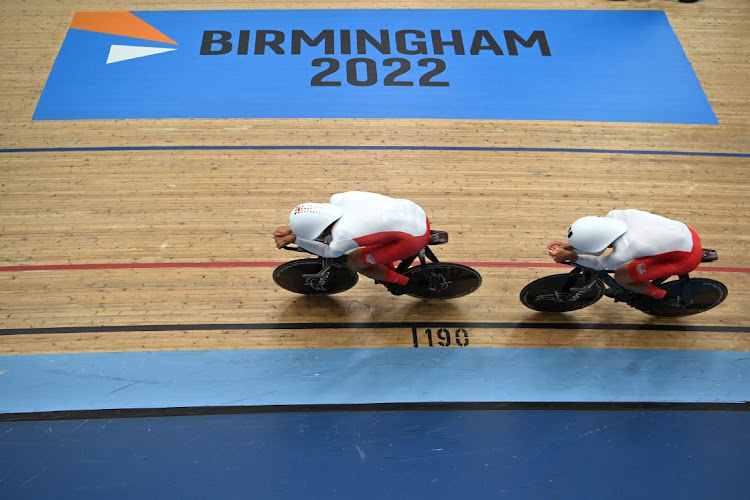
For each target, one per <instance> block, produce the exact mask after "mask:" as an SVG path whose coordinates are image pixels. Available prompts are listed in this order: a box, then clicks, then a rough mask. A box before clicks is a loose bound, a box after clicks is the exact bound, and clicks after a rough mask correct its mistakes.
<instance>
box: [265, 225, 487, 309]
mask: <svg viewBox="0 0 750 500" xmlns="http://www.w3.org/2000/svg"><path fill="white" fill-rule="evenodd" d="M447 242H448V233H447V232H445V231H435V230H431V231H430V240H429V243H428V244H427V246H425V247H424V248H423V249H422V250H421V251H420V252H419V253H418V254H416V255H413V256H411V257H409V258H408V259H404V260H402V261H401V262H400V263H399V265H398V266H397V267H396V272H397V273H399V274H403V275H404V276H406V277H407V278H409V284H410V286H409V288H408V289H407V291H406V292H405V295H410V296H412V297H416V298H418V299H455V298H458V297H463V296H464V295H468V294H470V293H472V292H474V291H476V289H477V288H479V286H480V285H481V284H482V277H481V276H480V274H479V273H478V272H477V271H476V270H474V269H472V268H471V267H469V266H465V265H463V264H456V263H453V262H440V261H439V260H438V258H437V257H436V256H435V253H434V252H433V251H432V249H431V248H430V245H433V246H434V245H442V244H444V243H447ZM282 248H284V249H286V250H292V251H297V252H306V250H304V249H303V248H300V247H298V246H291V245H287V246H284V247H282ZM308 253H309V252H308ZM417 259H419V264H416V265H414V266H412V264H413V263H414V261H415V260H417ZM428 260H429V262H428ZM273 280H274V281H275V282H276V284H277V285H279V286H280V287H281V288H284V289H286V290H289V291H290V292H294V293H300V294H304V295H332V294H335V293H341V292H344V291H346V290H349V289H350V288H352V287H353V286H354V285H355V284H357V281H358V280H359V276H358V273H357V272H356V271H354V270H353V269H352V268H350V267H349V266H347V265H346V255H343V256H341V257H337V258H333V259H331V258H324V257H315V258H306V259H296V260H292V261H289V262H285V263H284V264H281V265H280V266H278V267H277V268H276V269H275V270H274V272H273Z"/></svg>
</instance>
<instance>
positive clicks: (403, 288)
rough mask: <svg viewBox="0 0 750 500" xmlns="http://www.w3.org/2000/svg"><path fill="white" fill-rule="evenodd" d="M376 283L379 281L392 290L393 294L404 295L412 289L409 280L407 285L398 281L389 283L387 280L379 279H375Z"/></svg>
mask: <svg viewBox="0 0 750 500" xmlns="http://www.w3.org/2000/svg"><path fill="white" fill-rule="evenodd" d="M375 283H379V284H381V285H383V286H384V287H385V288H386V289H387V290H388V291H389V292H391V293H392V294H393V295H404V294H406V293H408V292H409V290H411V288H412V287H411V285H410V283H411V281H410V282H408V283H407V284H406V285H399V284H398V283H388V282H386V281H378V280H375Z"/></svg>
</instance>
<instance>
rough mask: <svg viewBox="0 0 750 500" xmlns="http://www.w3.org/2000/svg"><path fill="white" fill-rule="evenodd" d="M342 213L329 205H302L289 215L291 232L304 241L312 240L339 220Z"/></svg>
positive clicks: (338, 208)
mask: <svg viewBox="0 0 750 500" xmlns="http://www.w3.org/2000/svg"><path fill="white" fill-rule="evenodd" d="M343 213H344V211H343V210H342V209H341V207H337V206H336V205H332V204H331V203H303V204H302V205H297V206H296V207H294V210H292V213H291V214H289V226H290V227H291V228H292V232H293V233H294V234H296V235H297V236H299V237H300V238H302V239H304V240H314V239H315V238H317V237H318V236H320V233H322V232H323V231H324V230H325V228H327V227H328V226H330V225H331V224H333V223H334V222H336V221H337V220H339V219H340V218H341V215H342V214H343Z"/></svg>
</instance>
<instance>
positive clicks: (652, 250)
mask: <svg viewBox="0 0 750 500" xmlns="http://www.w3.org/2000/svg"><path fill="white" fill-rule="evenodd" d="M609 247H611V248H612V251H611V252H610V253H609V254H607V255H604V256H602V253H603V252H604V251H605V250H606V249H607V248H609ZM547 250H548V253H549V255H550V257H552V258H553V259H554V260H555V262H575V263H577V264H579V265H581V266H583V267H588V268H592V269H613V270H614V271H615V280H617V282H618V283H620V284H621V285H622V286H624V287H625V288H627V289H629V290H632V291H634V292H638V293H643V294H646V295H649V296H651V297H653V298H655V299H661V298H664V296H665V295H666V291H665V290H663V289H661V288H658V287H656V286H655V285H654V284H653V283H651V280H655V279H658V278H664V277H667V276H671V275H680V274H687V273H689V272H690V271H692V270H694V269H695V268H696V267H698V264H699V263H700V261H701V258H702V252H703V249H702V248H701V242H700V238H698V235H697V234H696V233H695V231H693V230H692V229H690V228H689V227H688V226H686V225H685V224H683V223H682V222H678V221H675V220H671V219H667V218H665V217H662V216H659V215H655V214H652V213H649V212H643V211H641V210H632V209H631V210H612V211H611V212H609V213H608V214H607V216H606V217H592V216H586V217H581V218H580V219H578V220H576V221H575V222H573V225H572V226H570V229H569V230H568V242H567V243H565V242H561V241H553V242H550V243H549V244H548V245H547Z"/></svg>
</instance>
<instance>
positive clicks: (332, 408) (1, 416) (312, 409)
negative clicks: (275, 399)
mask: <svg viewBox="0 0 750 500" xmlns="http://www.w3.org/2000/svg"><path fill="white" fill-rule="evenodd" d="M376 411H377V412H389V411H422V412H424V411H670V412H677V411H680V412H682V411H691V412H692V411H750V403H748V402H744V401H743V402H735V403H728V402H721V403H690V402H673V403H651V402H439V403H436V402H434V403H433V402H415V403H408V402H403V403H367V404H320V405H265V406H192V407H177V408H175V407H171V408H123V409H102V410H61V411H44V412H28V413H0V422H24V421H26V422H30V421H58V420H86V419H88V420H94V419H118V418H148V417H185V416H199V415H242V414H261V413H320V412H376Z"/></svg>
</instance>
